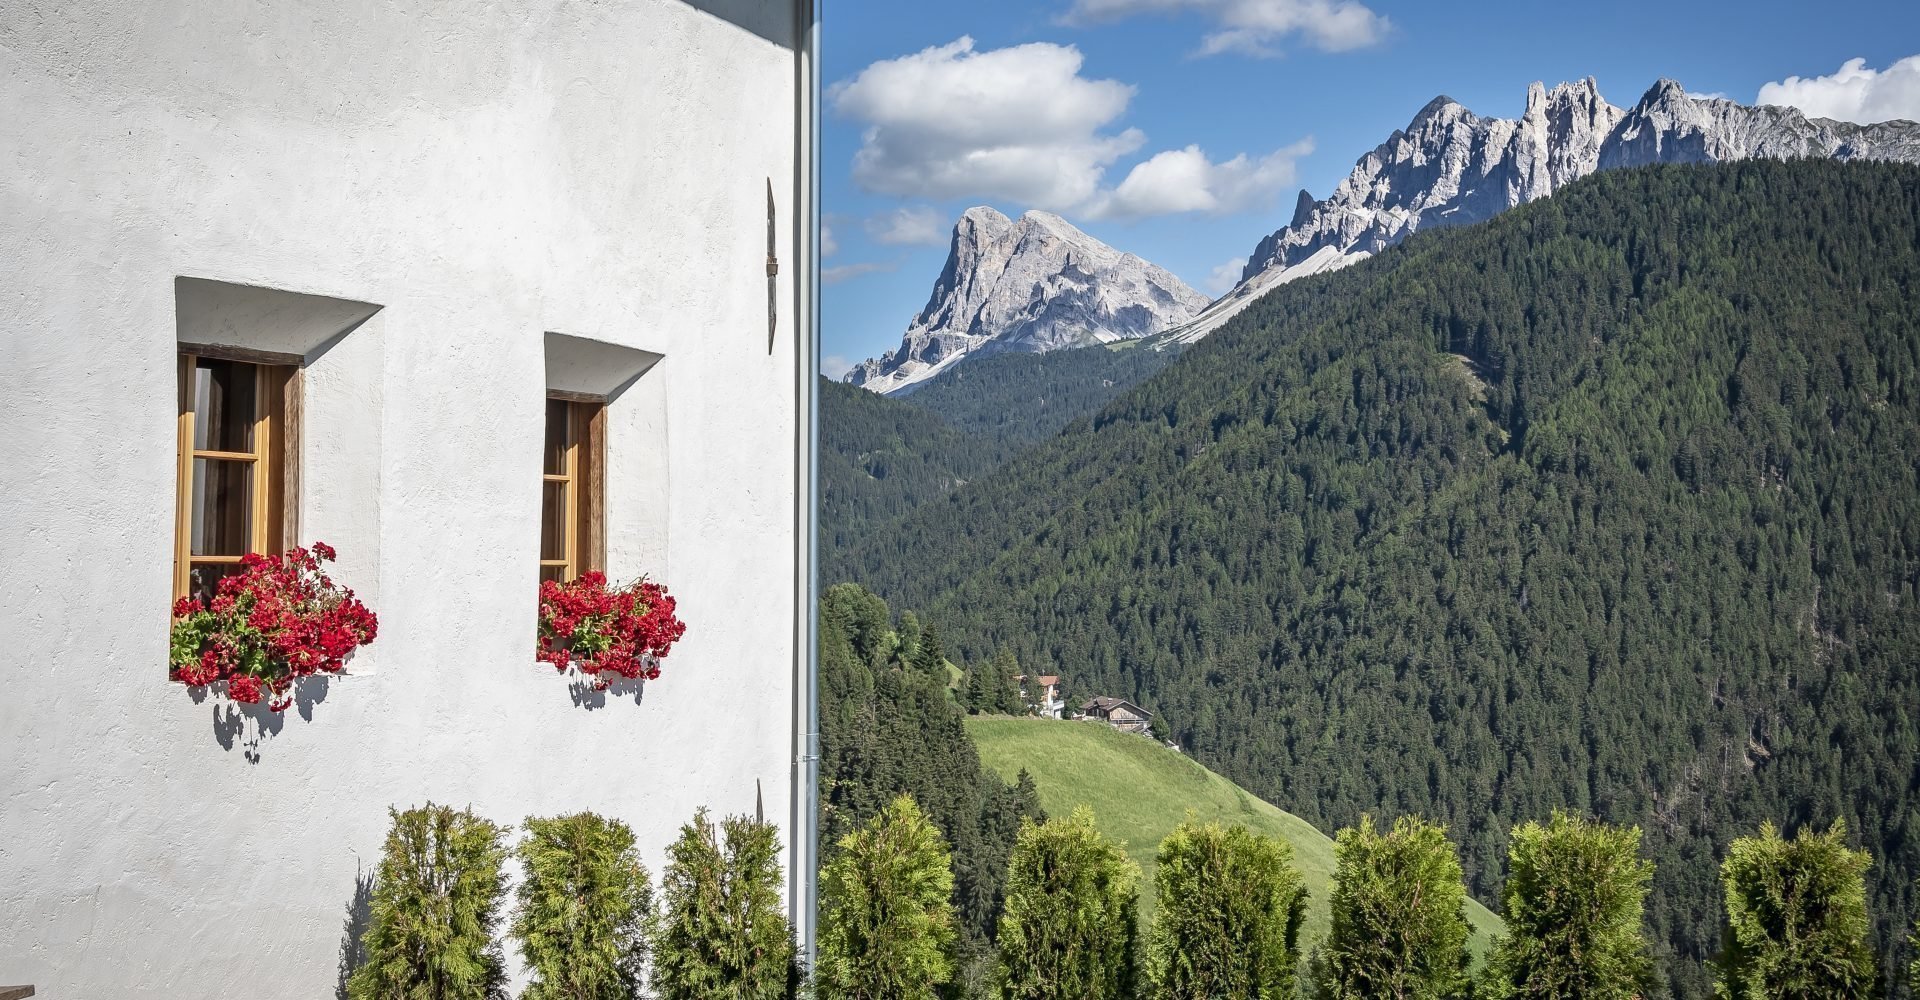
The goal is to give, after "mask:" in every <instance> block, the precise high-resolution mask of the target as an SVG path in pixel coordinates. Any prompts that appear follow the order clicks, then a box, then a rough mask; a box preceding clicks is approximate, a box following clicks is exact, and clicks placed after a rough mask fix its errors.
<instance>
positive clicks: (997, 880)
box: [820, 390, 1045, 957]
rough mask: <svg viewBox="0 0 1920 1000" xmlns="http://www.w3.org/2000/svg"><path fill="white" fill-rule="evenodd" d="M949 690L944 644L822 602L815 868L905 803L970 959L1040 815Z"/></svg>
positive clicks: (834, 597)
mask: <svg viewBox="0 0 1920 1000" xmlns="http://www.w3.org/2000/svg"><path fill="white" fill-rule="evenodd" d="M857 391H862V392H864V391H865V390H857ZM948 684H949V673H948V664H947V659H946V657H945V655H944V653H943V652H942V646H941V643H940V638H939V636H938V634H937V633H932V634H929V633H928V632H926V631H924V630H923V629H922V628H921V626H920V624H919V621H918V619H916V618H915V617H914V615H913V613H912V612H910V611H909V612H904V613H902V614H901V615H900V617H899V620H898V621H897V622H896V621H895V619H894V616H893V614H892V612H891V611H890V610H889V609H888V608H887V605H886V604H885V603H884V602H883V601H881V600H880V599H879V598H878V597H875V596H874V595H873V594H871V593H869V592H867V591H866V590H864V589H862V588H860V587H857V586H851V585H844V584H843V585H841V586H837V587H833V588H831V589H829V590H828V592H827V594H826V599H825V600H824V601H823V602H822V607H821V613H820V758H821V759H820V782H821V787H820V798H821V819H822V822H821V843H822V844H823V845H824V848H823V851H822V854H823V858H822V860H823V861H831V860H832V858H833V856H834V853H835V851H836V850H837V847H836V845H837V844H838V842H839V841H840V839H841V838H842V837H844V836H846V835H847V834H849V833H852V832H853V831H854V830H856V829H858V828H859V827H860V825H861V824H863V823H865V822H867V821H868V820H870V819H872V818H873V817H875V816H877V815H879V814H880V812H881V811H882V810H884V809H885V808H886V807H887V805H888V804H889V803H890V802H892V800H893V799H894V798H895V797H896V796H898V795H901V794H906V795H911V796H912V797H913V800H914V801H915V802H916V803H918V804H919V806H920V808H922V809H924V810H925V811H926V814H927V818H928V819H930V820H931V821H932V822H933V824H934V825H935V826H936V827H938V828H939V829H940V832H941V833H942V835H944V836H945V837H946V840H947V844H948V846H949V847H950V848H951V849H952V851H953V868H954V885H953V899H954V907H955V915H956V918H957V920H958V923H959V925H960V932H961V949H962V953H963V956H966V955H971V956H975V957H977V956H978V955H980V954H981V953H982V952H983V951H984V950H985V949H986V948H988V946H989V945H990V942H991V941H992V939H993V928H994V921H995V920H996V919H998V917H999V914H1000V907H1001V899H1002V897H1003V895H1004V893H1005V889H1006V879H1007V857H1008V854H1009V852H1011V851H1012V850H1013V841H1014V838H1015V836H1016V835H1017V834H1018V833H1019V832H1020V820H1021V817H1023V816H1027V817H1033V818H1035V819H1042V818H1044V817H1045V814H1044V813H1043V812H1042V811H1041V809H1040V799H1039V794H1038V792H1036V791H1035V789H1034V787H1033V784H1032V782H1031V781H1028V780H1025V776H1024V775H1022V776H1021V780H1017V781H1015V782H1014V783H1013V784H1008V783H1007V782H1004V781H1002V780H1000V778H999V776H997V775H995V774H994V773H993V772H992V771H991V770H988V769H987V768H986V767H985V766H984V765H983V764H981V762H980V752H979V750H978V749H977V748H976V747H975V746H974V743H973V739H972V738H971V737H969V736H968V735H967V730H966V726H965V724H964V716H965V713H964V712H962V711H961V709H960V708H959V707H958V706H957V705H956V704H955V703H954V701H953V699H952V698H951V697H950V696H949V694H948Z"/></svg>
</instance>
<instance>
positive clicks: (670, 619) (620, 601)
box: [534, 572, 687, 691]
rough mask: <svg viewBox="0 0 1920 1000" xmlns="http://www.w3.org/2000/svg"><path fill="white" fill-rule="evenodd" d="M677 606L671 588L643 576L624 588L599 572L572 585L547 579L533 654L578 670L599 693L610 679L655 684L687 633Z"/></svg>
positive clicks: (563, 669)
mask: <svg viewBox="0 0 1920 1000" xmlns="http://www.w3.org/2000/svg"><path fill="white" fill-rule="evenodd" d="M674 608H675V601H674V599H673V596H672V595H670V594H668V593H667V590H666V588H665V587H662V586H660V585H659V584H657V583H652V582H649V581H648V580H647V579H646V578H644V577H642V578H641V579H639V580H635V581H634V582H632V583H629V584H626V585H624V586H619V587H610V586H608V585H607V577H606V574H604V573H598V572H593V573H586V574H583V575H581V576H580V577H579V578H578V579H576V580H571V581H569V582H567V583H556V582H554V581H552V580H548V581H545V582H543V583H541V584H540V626H539V634H538V638H537V640H536V646H537V649H536V652H535V653H534V656H535V658H536V659H538V660H539V661H540V662H542V663H547V664H551V665H552V666H553V668H554V669H555V670H557V671H559V672H560V673H566V672H567V670H568V669H573V670H577V671H579V672H580V674H581V675H582V676H583V677H588V678H591V679H592V683H593V686H594V688H595V690H599V691H605V690H607V689H608V688H609V687H611V686H612V684H613V682H612V681H611V680H610V679H609V675H611V676H613V677H620V678H625V679H626V680H653V679H654V678H657V677H659V676H660V661H661V659H662V658H663V657H665V656H666V655H667V653H668V651H669V650H671V649H672V648H673V644H674V643H675V642H677V641H679V639H680V637H681V636H682V635H684V634H685V633H686V631H687V626H686V623H684V622H682V621H681V620H680V619H679V618H677V617H675V616H674Z"/></svg>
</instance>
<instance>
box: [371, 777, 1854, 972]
mask: <svg viewBox="0 0 1920 1000" xmlns="http://www.w3.org/2000/svg"><path fill="white" fill-rule="evenodd" d="M392 816H393V826H392V829H391V831H390V832H389V833H388V835H387V840H386V845H385V851H384V856H383V857H382V859H381V862H380V865H379V867H378V869H377V872H376V875H375V884H374V887H373V896H372V914H371V916H372V919H371V923H370V926H369V929H368V931H367V933H366V936H365V938H364V940H363V942H362V950H363V952H364V955H365V960H364V962H363V964H362V965H361V966H360V967H359V968H358V969H357V970H356V971H355V972H354V973H353V975H352V976H351V977H350V979H349V981H348V995H349V996H350V997H352V998H353V1000H504V998H505V997H506V996H507V986H506V974H505V963H504V959H503V956H502V952H501V943H500V941H499V940H498V939H497V936H496V930H497V928H498V926H499V924H500V921H501V919H502V909H503V907H504V905H505V902H506V896H507V873H506V866H507V862H508V861H509V860H510V859H513V858H517V859H518V860H519V861H520V863H521V865H522V867H523V868H524V873H523V876H522V879H521V882H520V883H519V887H518V890H517V892H516V893H515V906H514V908H513V913H512V919H511V923H510V926H509V928H508V933H509V934H510V936H511V937H512V938H513V939H514V941H515V942H516V943H517V946H518V951H519V954H520V955H521V957H522V958H523V960H524V962H525V966H526V969H527V972H528V977H529V982H528V985H527V987H526V989H525V991H524V992H523V993H522V994H521V996H522V997H523V998H531V1000H563V998H564V1000H627V998H632V997H638V996H640V995H642V992H641V991H642V988H643V985H646V980H647V978H648V976H647V975H646V967H647V966H649V965H650V966H651V970H650V971H651V976H650V979H651V982H650V985H651V987H652V990H653V992H654V995H656V996H658V997H660V998H662V1000H782V998H789V997H794V996H796V995H798V994H799V993H800V992H801V989H802V984H801V978H800V971H801V970H800V969H799V968H798V966H797V964H796V956H795V951H794V944H793V936H792V931H791V928H790V926H789V924H788V922H787V919H786V916H785V914H784V912H783V909H782V905H781V903H782V898H781V891H780V890H781V883H782V876H781V871H780V863H779V862H780V854H781V848H780V842H779V837H778V834H777V831H776V830H775V829H774V828H773V827H772V826H771V825H769V824H767V823H764V822H760V821H757V820H753V819H748V818H745V817H729V818H727V819H724V820H721V821H719V822H718V823H716V822H714V821H712V820H710V819H709V818H708V817H707V815H706V813H705V811H704V810H703V811H701V812H699V813H697V814H696V815H695V816H694V818H693V819H692V821H690V822H689V823H687V824H686V825H685V826H683V827H682V828H681V833H680V837H679V839H678V840H676V841H675V842H674V844H673V845H672V846H671V847H670V848H669V849H668V852H667V855H668V860H667V865H666V868H665V870H664V872H663V873H662V879H661V887H662V888H661V897H662V900H661V906H660V907H659V908H658V909H657V910H656V907H655V900H654V895H653V890H652V886H651V883H650V881H649V879H648V876H647V871H646V869H645V868H644V867H642V865H641V864H640V860H639V857H638V854H637V852H636V850H635V844H634V837H633V832H632V830H630V829H629V828H628V827H627V826H626V825H625V824H623V823H621V822H619V821H618V820H613V819H608V818H605V817H601V816H596V815H594V814H592V813H579V814H576V815H571V816H560V817H554V818H549V819H540V818H529V819H527V821H526V824H525V832H524V834H523V835H522V836H521V838H520V840H519V841H518V842H517V844H516V845H515V846H514V847H512V848H511V849H509V847H508V846H507V840H508V837H509V834H510V832H511V831H510V830H509V829H508V828H507V827H505V826H502V825H499V824H496V823H493V822H491V821H489V820H487V819H484V818H482V817H479V816H476V815H474V814H473V813H472V812H471V811H468V810H455V809H452V808H450V807H447V806H439V805H433V804H431V803H429V804H428V805H426V806H422V807H419V808H414V809H408V810H406V811H397V810H396V811H394V812H393V813H392ZM1640 843H1641V842H1640V831H1639V830H1638V829H1634V828H1623V827H1613V826H1608V825H1606V824H1602V823H1597V822H1592V821H1589V820H1586V819H1583V818H1580V817H1575V816H1571V815H1567V814H1561V813H1556V814H1555V815H1554V816H1553V817H1552V819H1551V820H1550V821H1549V822H1548V823H1546V824H1544V825H1542V824H1537V823H1529V824H1524V825H1522V826H1521V827H1519V828H1517V829H1516V830H1515V831H1514V832H1513V836H1512V839H1511V844H1510V847H1509V853H1508V868H1509V872H1510V874H1509V876H1508V879H1507V882H1506V886H1505V890H1504V892H1503V896H1502V903H1503V908H1504V910H1505V912H1506V918H1507V925H1508V931H1509V934H1508V936H1507V937H1506V938H1504V939H1502V940H1501V941H1499V942H1497V943H1496V945H1495V947H1494V950H1493V953H1492V955H1491V956H1490V959H1489V962H1488V964H1487V967H1486V969H1485V970H1483V972H1482V973H1481V974H1480V976H1478V977H1477V981H1474V982H1470V981H1469V977H1468V975H1467V962H1466V948H1465V944H1466V937H1467V928H1466V923H1465V919H1464V916H1463V913H1462V908H1463V906H1464V904H1465V901H1466V891H1465V887H1464V885H1463V884H1462V881H1461V873H1460V862H1459V859H1458V856H1457V852H1456V851H1455V848H1454V846H1453V844H1452V843H1451V842H1450V841H1449V840H1448V838H1447V835H1446V831H1445V830H1444V828H1442V827H1439V826H1436V825H1433V824H1430V823H1427V822H1424V821H1422V820H1419V819H1415V818H1402V819H1400V820H1398V821H1396V822H1395V823H1394V824H1393V825H1392V826H1391V827H1388V828H1385V829H1381V828H1379V827H1376V826H1375V824H1374V823H1373V821H1372V820H1371V818H1363V819H1362V821H1361V823H1360V824H1359V825H1358V826H1357V827H1354V828H1350V829H1347V830H1342V831H1341V832H1340V835H1339V837H1338V840H1337V845H1336V866H1335V872H1334V884H1333V889H1332V897H1331V900H1330V902H1331V909H1332V916H1333V921H1332V929H1331V932H1330V934H1329V936H1328V939H1327V940H1326V941H1325V942H1324V943H1323V944H1322V946H1321V947H1320V948H1319V949H1318V951H1317V952H1316V955H1315V956H1314V959H1313V960H1312V961H1311V962H1310V963H1300V962H1299V958H1300V941H1299V931H1300V925H1301V915H1302V913H1303V912H1304V908H1305V905H1306V897H1307V892H1306V889H1305V886H1304V882H1303V880H1302V878H1301V875H1300V872H1299V871H1298V870H1297V869H1296V868H1295V866H1294V864H1293V858H1292V851H1291V849H1290V848H1289V847H1288V845H1286V844H1285V843H1283V842H1280V841H1277V840H1273V839H1270V838H1266V837H1262V836H1259V835H1256V834H1254V833H1252V832H1250V831H1247V830H1245V829H1241V828H1237V827H1225V826H1221V825H1218V824H1207V825H1202V824H1199V823H1197V822H1194V821H1193V820H1191V819H1190V820H1189V821H1188V822H1186V823H1183V824H1182V825H1181V826H1180V827H1178V828H1176V829H1175V830H1174V832H1173V833H1172V834H1171V835H1169V836H1168V837H1167V839H1166V840H1165V841H1163V842H1162V843H1161V845H1160V850H1159V854H1158V865H1157V872H1156V881H1157V884H1158V887H1159V891H1160V914H1159V917H1158V919H1157V920H1156V922H1155V926H1154V927H1153V928H1152V929H1151V931H1150V932H1149V937H1148V939H1147V946H1146V947H1145V948H1139V947H1137V945H1136V929H1135V913H1136V910H1137V906H1138V886H1139V871H1138V869H1137V868H1135V867H1134V865H1133V864H1132V862H1131V861H1129V860H1128V859H1127V857H1126V853H1125V850H1124V845H1121V844H1117V843H1114V842H1111V841H1108V840H1106V839H1105V838H1104V837H1102V836H1101V835H1100V833H1099V832H1098V830H1097V828H1096V827H1095V825H1094V822H1093V817H1092V815H1091V814H1090V813H1087V812H1085V811H1084V810H1083V811H1081V812H1079V813H1076V814H1074V815H1073V816H1072V817H1068V818H1057V819H1054V820H1050V821H1048V822H1046V823H1042V824H1035V823H1032V822H1028V823H1026V824H1025V825H1024V826H1023V827H1022V829H1021V831H1020V834H1019V838H1018V841H1017V843H1016V846H1015V848H1014V851H1013V855H1012V859H1011V863H1010V865H1009V871H1008V878H1007V886H1008V890H1007V903H1006V908H1005V912H1004V914H1003V915H1002V916H1001V918H1000V921H999V933H998V941H997V943H998V945H999V948H998V950H999V963H998V972H997V975H996V976H994V977H992V979H991V982H990V983H985V984H981V986H982V987H984V988H985V989H986V991H987V992H986V993H985V994H982V995H994V996H998V997H999V998H1001V1000H1067V998H1097V1000H1128V998H1140V997H1152V998H1154V1000H1188V998H1192V1000H1201V998H1204V1000H1284V998H1290V997H1295V996H1315V997H1327V998H1355V1000H1360V998H1366V1000H1371V998H1373V997H1396V998H1429V1000H1462V998H1464V997H1466V996H1468V995H1469V992H1471V995H1472V996H1474V997H1492V998H1540V1000H1548V998H1552V1000H1625V998H1629V997H1633V996H1638V995H1646V994H1645V983H1646V980H1647V979H1648V977H1649V968H1650V963H1649V959H1648V946H1647V941H1646V937H1645V933H1646V932H1645V924H1644V918H1643V912H1642V911H1643V907H1644V904H1645V900H1646V895H1647V887H1648V885H1649V884H1650V882H1651V878H1652V865H1651V864H1650V863H1648V862H1647V861H1646V860H1645V859H1644V858H1642V857H1641V856H1640ZM842 848H843V850H842V851H841V852H840V854H839V855H838V856H837V857H836V859H835V860H834V862H833V864H832V866H831V867H830V868H829V870H828V871H827V872H826V873H825V874H826V878H825V879H824V880H823V885H822V913H821V917H822V923H821V942H820V943H821V956H820V966H819V968H818V969H817V970H816V971H817V973H818V975H817V976H816V977H815V981H814V982H813V984H812V990H811V992H812V994H813V995H814V996H816V997H818V998H820V1000H930V998H932V997H935V996H941V997H959V996H962V995H967V994H974V993H976V992H977V989H968V990H965V991H964V993H963V990H962V987H961V986H960V984H956V983H952V982H949V980H950V979H951V978H952V976H953V972H954V970H955V968H956V961H955V960H956V958H957V956H956V955H955V953H954V952H955V949H956V947H957V945H958V936H957V935H956V934H955V932H954V931H955V915H954V910H953V903H952V898H951V897H952V894H953V885H954V878H953V871H952V865H953V856H952V854H951V853H950V852H949V851H948V848H947V845H946V841H945V838H944V837H943V836H942V834H941V832H940V831H939V830H938V829H937V828H936V827H935V826H934V825H933V824H932V823H931V822H930V821H929V820H928V819H927V817H926V816H924V815H923V814H922V813H921V812H920V810H919V808H918V807H917V806H916V805H915V804H914V803H913V801H912V799H911V798H908V797H906V796H902V797H900V798H898V799H896V800H895V801H894V803H893V804H892V805H890V806H889V807H887V808H886V809H884V810H883V811H882V812H881V813H880V814H879V815H877V816H875V817H874V818H873V819H872V820H871V821H870V822H869V823H868V824H866V825H865V826H864V827H863V828H861V829H860V830H858V831H856V832H855V833H853V834H851V835H849V836H848V837H847V838H846V840H845V842H844V843H843V844H842ZM1870 865H1871V859H1870V858H1869V857H1868V855H1867V853H1866V852H1865V851H1861V850H1855V849H1852V848H1850V847H1848V846H1847V843H1846V829H1845V827H1844V826H1843V825H1842V824H1839V823H1836V824H1834V826H1833V827H1831V828H1830V829H1828V830H1827V831H1825V832H1824V833H1815V832H1812V831H1808V830H1802V831H1800V832H1799V834H1798V835H1797V836H1795V837H1793V838H1787V837H1783V836H1781V835H1780V833H1779V832H1778V831H1777V830H1775V829H1774V828H1773V827H1772V826H1766V827H1763V828H1762V829H1761V831H1760V832H1759V834H1758V835H1756V836H1752V837H1744V838H1741V839H1739V840H1737V841H1735V842H1734V843H1733V844H1732V845H1730V846H1729V849H1728V852H1727V857H1726V860H1725V863H1724V864H1723V865H1722V868H1721V883H1722V886H1723V888H1724V892H1725V897H1726V909H1727V918H1728V924H1727V930H1726V935H1725V945H1724V947H1723V948H1722V950H1721V954H1720V955H1719V957H1718V958H1717V959H1716V962H1715V971H1716V973H1717V975H1718V980H1719V983H1718V985H1719V993H1720V996H1721V997H1723V998H1725V1000H1760V998H1763V997H1764V998H1768V1000H1776V998H1777V1000H1865V998H1866V997H1868V996H1871V995H1874V994H1875V991H1876V990H1877V989H1878V988H1879V987H1878V986H1877V985H1876V983H1875V963H1874V961H1873V956H1872V954H1871V952H1870V951H1869V950H1868V947H1867V943H1866V940H1867V929H1868V926H1869V924H1868V920H1867V911H1866V902H1865V893H1864V888H1863V886H1864V879H1865V875H1866V872H1867V870H1868V868H1869V867H1870ZM1143 953H1144V954H1143Z"/></svg>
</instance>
